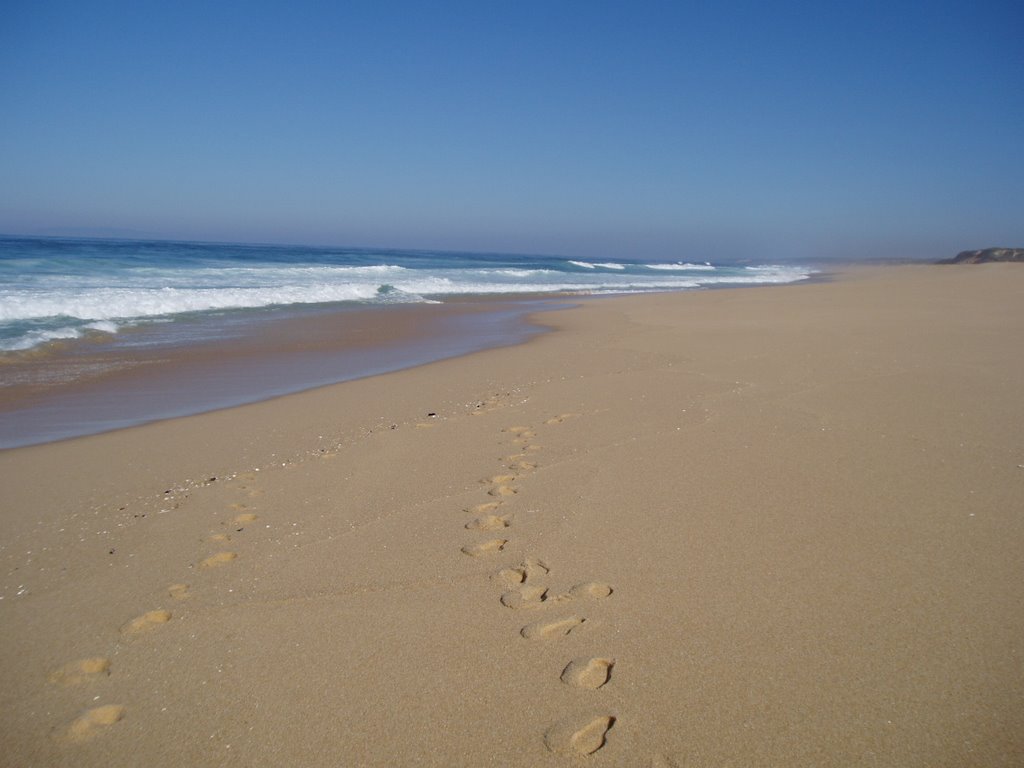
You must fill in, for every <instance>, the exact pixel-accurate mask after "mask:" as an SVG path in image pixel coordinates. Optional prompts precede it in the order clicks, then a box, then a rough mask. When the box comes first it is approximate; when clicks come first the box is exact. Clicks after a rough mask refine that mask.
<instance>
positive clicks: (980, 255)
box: [938, 248, 1024, 264]
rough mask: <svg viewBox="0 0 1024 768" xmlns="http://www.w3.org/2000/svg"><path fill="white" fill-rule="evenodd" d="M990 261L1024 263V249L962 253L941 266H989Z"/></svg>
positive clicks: (984, 249)
mask: <svg viewBox="0 0 1024 768" xmlns="http://www.w3.org/2000/svg"><path fill="white" fill-rule="evenodd" d="M990 261H1024V248H983V249H981V250H980V251H960V253H958V254H957V255H956V256H955V257H953V258H952V259H942V261H939V262H938V263H939V264H987V263H988V262H990Z"/></svg>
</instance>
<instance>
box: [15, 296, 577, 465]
mask: <svg viewBox="0 0 1024 768" xmlns="http://www.w3.org/2000/svg"><path fill="white" fill-rule="evenodd" d="M565 301H566V300H565V299H564V298H558V297H555V298H552V297H550V296H549V297H544V298H541V297H534V296H517V297H506V296H500V297H493V298H490V299H488V300H484V301H481V300H474V299H470V298H463V297H453V298H452V299H450V300H449V301H447V302H445V303H433V304H400V305H395V306H389V307H384V308H354V307H341V308H339V307H329V308H317V309H305V310H294V311H292V312H290V313H274V314H270V313H266V312H248V313H244V312H235V313H225V315H224V316H223V317H214V318H205V319H203V320H198V319H192V321H191V322H187V321H179V322H177V323H167V324H162V323H159V324H152V325H141V326H138V327H136V328H133V329H127V330H125V331H122V332H121V333H120V334H118V335H116V336H113V337H111V336H110V335H108V334H94V335H93V336H92V337H91V338H88V339H84V340H75V341H73V342H62V343H58V344H54V345H51V346H50V347H48V348H46V349H44V350H30V351H27V352H14V353H6V354H3V355H0V449H2V448H15V447H21V446H24V445H35V444H39V443H44V442H51V441H53V440H60V439H65V438H69V437H81V436H83V435H90V434H98V433H100V432H108V431H110V430H113V429H120V428H123V427H130V426H137V425H139V424H145V423H148V422H152V421H157V420H159V419H168V418H175V417H178V416H189V415H192V414H196V413H204V412H207V411H212V410H217V409H219V408H228V407H232V406H236V405H243V404H245V403H252V402H258V401H260V400H267V399H269V398H272V397H277V396H279V395H284V394H291V393H293V392H299V391H304V390H308V389H312V388H315V387H319V386H325V385H328V384H335V383H338V382H341V381H349V380H352V379H356V378H362V377H365V376H371V375H375V374H379V373H384V372H387V371H393V370H400V369H402V368H408V367H412V366H414V365H422V364H424V363H428V362H432V361H434V360H443V359H445V358H448V357H455V356H458V355H463V354H467V353H469V352H475V351H478V350H481V349H486V348H490V347H498V346H505V345H509V344H516V343H519V342H522V341H524V340H525V339H528V338H530V337H531V336H533V335H536V334H537V333H540V332H541V331H542V329H541V328H539V327H537V326H536V325H530V324H528V323H527V322H526V321H525V316H526V315H527V314H528V313H529V312H532V311H536V310H538V309H541V308H545V307H550V308H555V307H558V306H564V305H565ZM281 314H284V315H285V316H284V317H283V318H282V317H280V316H279V315H281Z"/></svg>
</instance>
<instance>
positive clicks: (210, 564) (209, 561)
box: [199, 552, 238, 568]
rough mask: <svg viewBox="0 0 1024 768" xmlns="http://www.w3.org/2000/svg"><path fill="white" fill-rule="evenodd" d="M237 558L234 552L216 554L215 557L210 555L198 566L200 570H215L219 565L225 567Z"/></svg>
mask: <svg viewBox="0 0 1024 768" xmlns="http://www.w3.org/2000/svg"><path fill="white" fill-rule="evenodd" d="M237 557H238V554H237V553H236V552H218V553H217V554H215V555H210V556H209V557H208V558H206V559H205V560H203V562H201V563H200V564H199V567H200V568H216V567H218V566H221V565H227V564H228V563H230V562H231V561H232V560H234V559H235V558H237Z"/></svg>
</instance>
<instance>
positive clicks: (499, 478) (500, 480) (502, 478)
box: [480, 475, 516, 485]
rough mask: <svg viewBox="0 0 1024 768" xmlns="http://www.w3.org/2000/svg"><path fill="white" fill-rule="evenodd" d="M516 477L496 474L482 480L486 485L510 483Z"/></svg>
mask: <svg viewBox="0 0 1024 768" xmlns="http://www.w3.org/2000/svg"><path fill="white" fill-rule="evenodd" d="M515 479H516V476H515V475H495V476H494V477H487V478H484V479H483V480H481V481H480V482H481V483H483V484H484V485H508V484H509V483H511V482H512V481H513V480H515Z"/></svg>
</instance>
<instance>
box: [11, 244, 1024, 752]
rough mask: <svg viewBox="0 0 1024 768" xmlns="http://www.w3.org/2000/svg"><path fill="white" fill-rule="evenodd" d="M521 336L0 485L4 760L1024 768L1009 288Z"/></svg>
mask: <svg viewBox="0 0 1024 768" xmlns="http://www.w3.org/2000/svg"><path fill="white" fill-rule="evenodd" d="M543 320H544V321H545V322H547V323H551V324H554V325H557V326H558V327H559V328H560V329H561V330H560V331H559V332H557V333H553V334H548V335H546V336H543V337H541V338H538V339H535V340H533V341H531V342H529V343H528V344H525V345H522V346H519V347H515V348H509V349H498V350H491V351H487V352H482V353H478V354H474V355H471V356H468V357H464V358H459V359H455V360H449V361H444V362H440V363H435V364H432V365H428V366H423V367H420V368H416V369H412V370H408V371H403V372H399V373H396V374H389V375H385V376H379V377H375V378H372V379H366V380H362V381H356V382H350V383H346V384H342V385H338V386H334V387H328V388H325V389H321V390H317V391H313V392H307V393H304V394H300V395H295V396H290V397H286V398H281V399H278V400H274V401H271V402H266V403H260V404H256V405H252V406H246V407H243V408H237V409H231V410H226V411H220V412H217V413H212V414H206V415H202V416H197V417H190V418H185V419H178V420H174V421H170V422H164V423H159V424H153V425H149V426H145V427H140V428H136V429H131V430H125V431H121V432H117V433H112V434H108V435H101V436H96V437H91V438H85V439H80V440H74V441H68V442H65V443H59V444H53V445H47V446H40V447H34V448H25V449H19V450H14V451H7V452H3V453H0V484H2V486H0V487H2V494H3V505H2V506H3V510H2V516H0V542H2V552H0V557H2V559H0V567H2V572H3V579H2V583H0V596H2V600H0V628H2V630H0V631H2V645H0V665H2V681H0V682H2V686H0V734H2V745H0V747H2V748H0V762H2V764H3V765H5V766H19V767H21V768H23V767H26V766H134V765H145V766H182V765H188V766H290V765H301V766H364V765H365V766H407V765H425V766H572V765H584V764H585V765H590V766H705V765H707V766H726V765H732V766H1018V765H1021V764H1022V763H1024V598H1022V586H1024V579H1022V575H1024V554H1022V553H1024V468H1022V466H1021V465H1024V432H1022V425H1024V398H1022V383H1024V354H1022V349H1024V347H1022V341H1024V268H1021V267H1020V266H1019V265H999V264H997V265H979V266H973V265H972V266H964V267H932V266H919V267H893V268H883V269H864V270H854V271H851V272H848V273H846V274H845V275H843V276H842V277H841V279H839V280H838V281H836V282H833V283H825V284H818V285H801V286H790V287H778V288H757V289H744V290H722V291H711V292H703V293H684V294H667V295H659V296H642V297H624V298H618V299H609V300H603V301H596V302H589V303H586V304H585V305H584V306H582V307H580V308H577V309H573V310H569V311H565V312H557V313H549V314H547V315H545V316H544V317H543ZM429 413H434V414H436V415H435V416H428V414H429ZM584 753H591V754H589V756H586V757H584V756H582V755H583V754H584Z"/></svg>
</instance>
